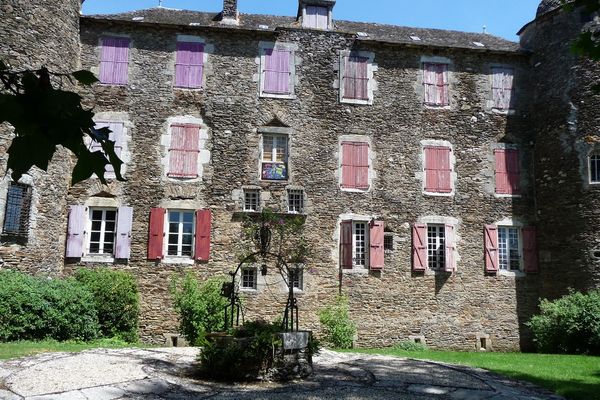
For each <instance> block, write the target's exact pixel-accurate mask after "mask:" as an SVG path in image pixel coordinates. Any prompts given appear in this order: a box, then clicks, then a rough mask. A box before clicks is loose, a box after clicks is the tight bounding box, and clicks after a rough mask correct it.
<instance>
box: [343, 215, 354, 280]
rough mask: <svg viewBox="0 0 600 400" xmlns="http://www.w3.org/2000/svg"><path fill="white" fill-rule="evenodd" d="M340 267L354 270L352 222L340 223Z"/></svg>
mask: <svg viewBox="0 0 600 400" xmlns="http://www.w3.org/2000/svg"><path fill="white" fill-rule="evenodd" d="M340 266H341V267H342V268H343V269H352V221H342V222H341V223H340Z"/></svg>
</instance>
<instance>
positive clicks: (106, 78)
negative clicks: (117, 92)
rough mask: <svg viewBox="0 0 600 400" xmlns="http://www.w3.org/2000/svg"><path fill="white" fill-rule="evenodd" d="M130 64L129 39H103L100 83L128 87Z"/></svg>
mask: <svg viewBox="0 0 600 400" xmlns="http://www.w3.org/2000/svg"><path fill="white" fill-rule="evenodd" d="M128 63H129V39H127V38H116V37H106V38H103V39H102V50H101V54H100V82H101V83H105V84H111V85H126V84H127V78H128V76H127V75H128V71H127V70H128Z"/></svg>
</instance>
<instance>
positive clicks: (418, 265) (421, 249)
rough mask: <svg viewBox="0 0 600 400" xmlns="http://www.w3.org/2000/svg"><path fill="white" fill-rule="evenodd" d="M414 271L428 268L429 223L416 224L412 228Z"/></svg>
mask: <svg viewBox="0 0 600 400" xmlns="http://www.w3.org/2000/svg"><path fill="white" fill-rule="evenodd" d="M412 258H413V259H412V261H413V263H412V266H413V271H417V272H419V271H425V270H426V269H427V225H425V224H414V225H413V230H412Z"/></svg>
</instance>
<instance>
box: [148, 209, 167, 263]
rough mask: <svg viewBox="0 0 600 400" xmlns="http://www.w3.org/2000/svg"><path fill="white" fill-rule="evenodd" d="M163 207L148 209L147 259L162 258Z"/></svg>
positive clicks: (165, 211) (164, 211)
mask: <svg viewBox="0 0 600 400" xmlns="http://www.w3.org/2000/svg"><path fill="white" fill-rule="evenodd" d="M166 213H167V210H166V209H164V208H152V209H150V227H149V234H148V259H149V260H160V259H162V258H163V256H164V255H163V240H164V231H165V214H166Z"/></svg>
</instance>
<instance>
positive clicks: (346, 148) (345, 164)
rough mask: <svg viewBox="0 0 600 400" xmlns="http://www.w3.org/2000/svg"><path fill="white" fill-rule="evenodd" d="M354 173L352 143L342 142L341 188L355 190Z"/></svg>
mask: <svg viewBox="0 0 600 400" xmlns="http://www.w3.org/2000/svg"><path fill="white" fill-rule="evenodd" d="M355 176H356V172H355V168H354V143H352V142H342V187H343V188H345V189H354V188H356V179H355Z"/></svg>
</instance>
